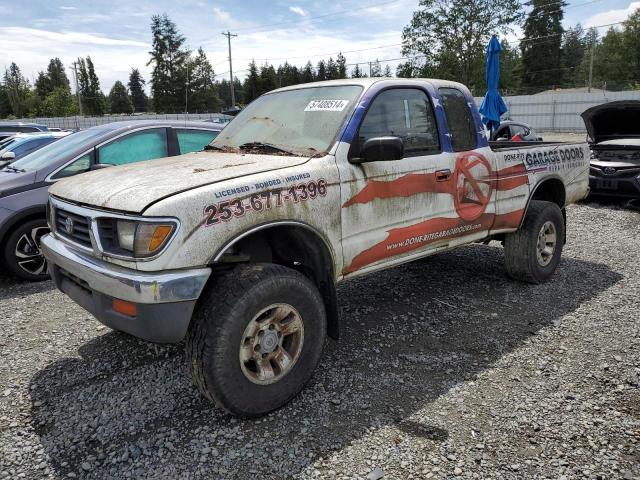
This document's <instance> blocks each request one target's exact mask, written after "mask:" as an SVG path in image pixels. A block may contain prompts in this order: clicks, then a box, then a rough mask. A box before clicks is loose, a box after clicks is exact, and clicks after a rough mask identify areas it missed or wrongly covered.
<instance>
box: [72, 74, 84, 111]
mask: <svg viewBox="0 0 640 480" xmlns="http://www.w3.org/2000/svg"><path fill="white" fill-rule="evenodd" d="M77 66H78V63H77V62H73V78H74V80H75V82H76V97H78V111H79V112H80V116H81V117H82V116H83V115H82V101H81V100H80V88H79V87H78V68H77Z"/></svg>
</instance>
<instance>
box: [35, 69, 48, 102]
mask: <svg viewBox="0 0 640 480" xmlns="http://www.w3.org/2000/svg"><path fill="white" fill-rule="evenodd" d="M33 86H34V88H35V92H36V95H37V96H38V97H40V98H45V97H46V96H47V95H49V94H50V93H51V87H50V86H49V77H47V74H46V73H44V72H43V71H42V70H41V71H39V72H38V76H37V77H36V81H35V82H34V84H33Z"/></svg>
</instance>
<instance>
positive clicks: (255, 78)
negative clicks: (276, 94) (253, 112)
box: [229, 60, 261, 103]
mask: <svg viewBox="0 0 640 480" xmlns="http://www.w3.org/2000/svg"><path fill="white" fill-rule="evenodd" d="M243 90H244V96H243V99H244V103H249V102H251V101H252V100H254V99H255V98H258V97H259V96H260V92H261V90H260V75H259V73H258V67H257V65H256V62H255V60H251V63H250V64H249V74H248V75H247V77H246V78H245V79H244V87H243ZM229 101H231V100H229Z"/></svg>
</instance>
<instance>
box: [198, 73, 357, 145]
mask: <svg viewBox="0 0 640 480" xmlns="http://www.w3.org/2000/svg"><path fill="white" fill-rule="evenodd" d="M361 91H362V87H361V86H357V85H339V86H331V87H309V88H299V89H295V90H285V91H282V92H275V93H270V94H267V95H263V96H262V97H260V98H258V99H256V100H255V101H254V102H252V103H251V104H249V106H247V108H245V109H244V110H243V111H242V112H240V113H239V114H238V116H237V117H236V118H235V119H234V120H233V121H232V122H231V123H230V124H229V125H227V127H226V128H225V129H224V130H223V131H222V132H221V133H220V135H218V136H217V137H216V139H215V140H214V141H213V142H211V144H210V145H211V146H212V147H213V148H221V149H224V148H225V147H226V148H232V149H236V148H240V149H242V148H243V147H246V146H248V147H251V148H252V149H253V148H256V147H260V146H270V147H274V148H273V150H276V149H279V150H283V151H285V152H291V153H292V154H293V155H300V156H306V155H309V156H311V155H315V154H317V153H320V152H325V151H327V150H329V148H330V147H331V145H332V144H333V142H334V140H335V138H336V135H337V134H338V131H339V130H340V127H341V126H342V124H343V123H344V120H345V118H346V117H347V115H348V114H349V112H351V111H352V110H353V106H354V105H355V103H356V100H357V99H358V97H359V95H360V92H361Z"/></svg>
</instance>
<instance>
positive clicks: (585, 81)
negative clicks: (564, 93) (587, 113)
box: [397, 0, 640, 95]
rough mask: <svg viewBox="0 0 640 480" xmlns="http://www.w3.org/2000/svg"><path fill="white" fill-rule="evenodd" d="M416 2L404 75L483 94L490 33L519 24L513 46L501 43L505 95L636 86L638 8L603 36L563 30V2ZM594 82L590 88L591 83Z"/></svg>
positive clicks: (405, 37)
mask: <svg viewBox="0 0 640 480" xmlns="http://www.w3.org/2000/svg"><path fill="white" fill-rule="evenodd" d="M526 5H527V6H530V7H531V10H530V11H529V13H528V14H526V15H525V14H524V11H523V7H522V5H520V3H519V2H518V0H493V1H492V2H485V1H484V0H453V1H450V0H420V2H419V8H418V10H417V11H416V12H414V14H413V17H412V19H411V22H410V24H409V25H407V26H406V27H405V28H404V30H403V32H402V55H403V56H405V57H408V59H407V61H405V62H403V63H402V64H400V65H399V66H398V69H397V75H398V76H402V77H433V78H442V79H449V80H457V81H460V82H462V83H465V84H466V85H468V86H469V87H470V88H471V90H472V91H473V93H474V95H483V94H484V92H485V90H486V84H485V78H484V75H485V60H486V54H485V48H486V45H487V43H488V41H489V39H490V38H491V35H492V34H498V35H500V34H502V35H506V34H509V33H512V32H513V28H514V27H515V26H520V25H521V26H523V30H524V35H523V37H522V38H521V39H519V40H518V41H517V42H513V43H508V42H506V41H504V40H503V41H502V42H501V45H502V53H501V79H500V87H501V89H502V92H503V94H512V95H513V94H534V93H538V92H541V91H544V90H548V89H554V88H572V87H585V86H589V85H591V86H593V87H598V88H606V89H610V90H624V89H638V88H640V9H638V10H636V11H635V12H634V13H633V14H632V15H630V16H629V18H628V19H627V20H626V21H624V22H621V24H620V25H612V26H610V28H609V29H608V30H607V32H606V33H605V34H604V35H603V36H600V35H599V34H598V30H597V28H590V29H584V28H583V27H582V26H581V25H580V24H578V25H575V26H573V27H572V28H569V29H564V28H563V26H562V19H563V17H564V10H565V7H566V4H565V2H564V1H563V0H558V1H550V0H531V1H529V2H527V3H526ZM589 79H591V83H589Z"/></svg>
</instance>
